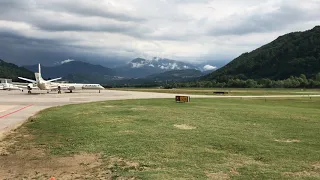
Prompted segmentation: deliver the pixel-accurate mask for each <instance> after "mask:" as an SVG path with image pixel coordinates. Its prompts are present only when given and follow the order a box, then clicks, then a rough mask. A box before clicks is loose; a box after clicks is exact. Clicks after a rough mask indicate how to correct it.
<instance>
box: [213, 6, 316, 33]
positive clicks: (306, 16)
mask: <svg viewBox="0 0 320 180" xmlns="http://www.w3.org/2000/svg"><path fill="white" fill-rule="evenodd" d="M317 4H318V7H317V6H315V10H314V9H313V11H309V12H306V10H305V9H303V8H300V7H299V5H292V4H282V6H280V7H279V8H277V9H276V10H273V11H270V12H266V13H263V12H256V13H253V14H249V15H246V14H244V15H239V14H234V15H232V16H229V17H228V18H225V19H223V20H221V21H220V22H218V23H216V25H215V26H214V27H213V28H212V29H211V30H210V31H209V34H210V35H214V36H219V35H245V34H250V33H264V32H273V31H278V30H282V29H284V28H286V27H288V26H290V25H293V24H297V23H303V22H307V21H312V20H319V18H320V14H319V12H320V2H318V3H317Z"/></svg>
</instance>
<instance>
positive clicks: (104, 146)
mask: <svg viewBox="0 0 320 180" xmlns="http://www.w3.org/2000/svg"><path fill="white" fill-rule="evenodd" d="M175 124H178V125H179V124H187V125H189V126H192V127H195V129H191V130H185V129H178V128H176V127H175V126H174V125H175ZM25 127H26V128H27V129H28V130H29V132H30V133H31V134H32V135H33V136H34V140H32V141H34V142H35V143H36V144H37V145H39V146H40V145H41V147H45V148H46V149H48V150H49V151H50V152H51V153H52V154H53V155H69V154H74V153H80V152H89V153H102V154H103V155H104V157H105V158H108V157H121V158H124V159H126V160H128V161H133V162H138V163H139V164H140V167H141V169H140V170H137V169H130V168H129V169H128V168H121V166H118V165H115V166H114V167H113V172H114V174H115V175H116V176H127V177H131V176H134V177H138V178H142V179H207V178H208V176H212V177H216V178H223V177H230V178H232V179H294V178H296V179H319V178H320V176H319V175H320V168H319V167H318V166H319V164H320V139H319V135H320V134H319V133H320V99H319V98H312V99H308V98H299V99H267V101H266V102H265V100H264V99H192V102H191V103H185V104H183V103H181V104H180V103H175V102H174V100H173V99H157V100H123V101H108V102H99V103H89V104H81V105H67V106H63V107H55V108H50V109H48V110H45V111H43V112H41V113H40V114H38V115H37V116H36V117H34V118H32V121H29V122H28V123H26V124H25ZM276 140H280V142H277V141H276ZM283 140H299V141H300V142H281V141H283ZM34 142H33V143H34ZM21 143H29V142H21ZM315 164H316V165H315ZM317 164H318V165H317ZM286 173H287V175H286ZM288 173H289V175H288ZM290 173H291V175H290ZM301 174H302V175H301Z"/></svg>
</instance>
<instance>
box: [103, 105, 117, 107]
mask: <svg viewBox="0 0 320 180" xmlns="http://www.w3.org/2000/svg"><path fill="white" fill-rule="evenodd" d="M103 107H105V108H114V107H115V106H111V105H108V106H103Z"/></svg>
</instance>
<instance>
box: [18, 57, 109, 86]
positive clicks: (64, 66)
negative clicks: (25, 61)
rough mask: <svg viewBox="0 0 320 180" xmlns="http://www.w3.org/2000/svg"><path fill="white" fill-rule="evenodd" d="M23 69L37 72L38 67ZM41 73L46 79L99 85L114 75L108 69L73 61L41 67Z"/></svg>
mask: <svg viewBox="0 0 320 180" xmlns="http://www.w3.org/2000/svg"><path fill="white" fill-rule="evenodd" d="M24 67H25V68H27V69H29V70H31V71H33V72H38V65H32V66H24ZM41 73H42V76H43V77H44V78H46V79H49V78H56V77H63V79H65V80H69V81H72V82H79V83H85V82H91V83H101V82H103V81H106V80H109V79H112V78H113V74H114V72H113V70H112V69H110V68H106V67H103V66H101V65H93V64H90V63H87V62H82V61H74V60H66V61H62V62H60V63H57V65H56V66H51V67H44V66H42V67H41Z"/></svg>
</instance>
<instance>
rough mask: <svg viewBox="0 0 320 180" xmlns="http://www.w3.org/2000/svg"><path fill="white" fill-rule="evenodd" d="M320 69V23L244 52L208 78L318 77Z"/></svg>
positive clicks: (277, 78)
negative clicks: (302, 75)
mask: <svg viewBox="0 0 320 180" xmlns="http://www.w3.org/2000/svg"><path fill="white" fill-rule="evenodd" d="M319 72H320V26H316V27H315V28H313V29H312V30H309V31H305V32H294V33H289V34H286V35H284V36H280V37H278V38H277V39H276V40H274V41H273V42H271V43H269V44H267V45H264V46H262V47H260V48H258V49H256V50H254V51H252V52H250V53H244V54H242V55H241V56H239V57H238V58H236V59H234V60H233V61H231V62H230V63H229V64H227V65H226V66H224V67H222V68H220V69H218V70H217V71H215V72H213V73H211V74H209V75H208V76H206V77H204V80H217V81H218V82H226V81H228V80H230V79H240V80H247V79H254V80H259V79H263V78H265V79H270V80H284V79H287V78H289V77H290V76H296V77H299V76H300V75H301V74H304V75H305V76H306V77H307V78H314V77H315V76H316V74H317V73H319Z"/></svg>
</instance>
